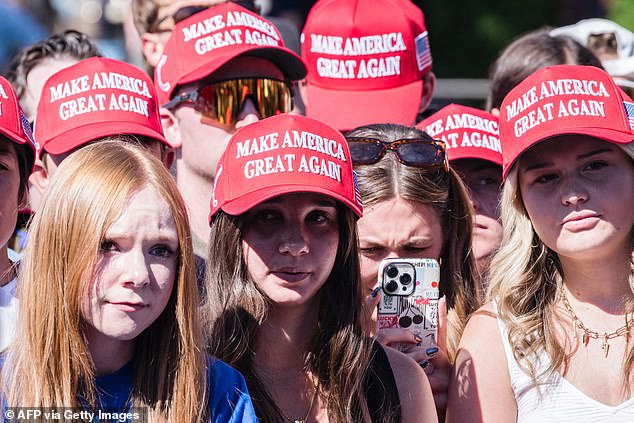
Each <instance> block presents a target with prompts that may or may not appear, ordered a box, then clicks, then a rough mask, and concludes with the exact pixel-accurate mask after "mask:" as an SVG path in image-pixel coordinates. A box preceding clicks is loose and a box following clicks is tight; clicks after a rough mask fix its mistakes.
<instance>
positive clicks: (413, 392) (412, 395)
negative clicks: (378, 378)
mask: <svg viewBox="0 0 634 423" xmlns="http://www.w3.org/2000/svg"><path fill="white" fill-rule="evenodd" d="M384 349H385V353H386V355H387V359H388V361H389V362H390V367H391V368H392V372H393V373H394V380H395V381H396V388H397V390H398V394H399V399H400V403H401V411H402V421H403V422H410V421H411V422H413V421H419V422H434V421H437V418H436V407H435V406H434V401H433V395H432V391H431V386H430V385H429V380H427V375H426V374H425V372H424V371H423V369H422V368H421V367H420V365H419V364H418V363H417V362H415V361H414V360H412V359H411V358H410V357H408V356H407V355H405V354H403V353H402V352H400V351H397V350H395V349H393V348H390V347H386V348H384Z"/></svg>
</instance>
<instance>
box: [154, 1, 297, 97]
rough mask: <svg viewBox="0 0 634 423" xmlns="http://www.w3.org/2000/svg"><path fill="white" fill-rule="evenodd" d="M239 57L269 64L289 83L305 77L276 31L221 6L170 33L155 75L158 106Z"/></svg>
mask: <svg viewBox="0 0 634 423" xmlns="http://www.w3.org/2000/svg"><path fill="white" fill-rule="evenodd" d="M238 56H255V57H262V58H265V59H268V60H270V61H271V62H273V63H274V64H275V65H277V66H278V67H279V68H280V69H281V70H282V72H284V75H286V77H287V78H288V79H290V80H299V79H303V78H304V77H305V76H306V66H305V65H304V62H302V59H301V58H300V57H299V56H298V55H297V54H295V53H293V52H292V51H291V50H289V49H287V48H286V47H284V42H283V41H282V36H281V35H280V32H279V31H278V30H277V28H276V27H275V25H273V24H272V23H271V22H269V21H268V20H266V19H264V18H263V17H261V16H260V15H258V14H256V13H253V12H251V11H249V10H247V9H245V8H243V7H241V6H239V5H237V4H236V3H233V2H226V3H223V4H219V5H215V6H212V7H210V8H208V9H205V10H203V11H201V12H199V13H196V14H195V15H192V16H191V17H189V18H187V19H185V20H183V21H181V22H179V23H177V24H176V26H175V27H174V30H173V31H172V35H171V36H170V38H169V40H168V41H167V43H166V44H165V49H164V50H163V55H162V56H161V58H160V59H159V61H158V63H157V64H156V67H155V69H154V83H155V84H156V91H157V92H158V94H159V101H160V104H165V103H167V102H168V101H169V100H170V98H171V97H172V94H173V93H174V89H176V87H177V86H178V85H182V84H187V83H189V82H193V81H197V80H199V79H202V78H204V77H206V76H208V75H211V74H212V73H214V72H215V71H216V70H218V68H220V67H221V66H223V65H224V64H226V63H227V62H229V61H230V60H231V59H234V58H236V57H238Z"/></svg>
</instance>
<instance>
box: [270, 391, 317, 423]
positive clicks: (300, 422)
mask: <svg viewBox="0 0 634 423" xmlns="http://www.w3.org/2000/svg"><path fill="white" fill-rule="evenodd" d="M318 392H319V384H317V386H316V387H315V392H314V393H313V397H312V398H311V400H310V405H309V406H308V411H307V412H306V415H305V416H304V418H303V419H291V418H290V417H288V416H287V415H286V413H284V411H282V409H281V408H280V407H277V409H278V411H279V412H280V414H281V415H282V417H283V418H284V419H285V420H288V421H289V422H290V423H307V422H308V416H310V412H311V411H312V409H313V404H314V403H315V398H316V397H317V393H318Z"/></svg>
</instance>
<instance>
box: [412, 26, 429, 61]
mask: <svg viewBox="0 0 634 423" xmlns="http://www.w3.org/2000/svg"><path fill="white" fill-rule="evenodd" d="M414 42H415V43H416V62H417V63H418V70H419V71H422V70H423V69H425V68H426V67H427V66H430V65H431V62H432V60H431V50H430V49H429V39H428V38H427V31H425V32H423V33H422V34H420V35H419V36H418V37H416V39H415V40H414Z"/></svg>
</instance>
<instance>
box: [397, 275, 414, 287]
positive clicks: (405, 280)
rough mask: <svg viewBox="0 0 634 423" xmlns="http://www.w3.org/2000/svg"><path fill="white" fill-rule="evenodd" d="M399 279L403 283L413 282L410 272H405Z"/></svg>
mask: <svg viewBox="0 0 634 423" xmlns="http://www.w3.org/2000/svg"><path fill="white" fill-rule="evenodd" d="M399 280H400V281H401V283H402V284H403V285H409V284H410V283H411V282H412V276H411V275H410V274H409V273H403V274H402V275H401V277H400V278H399Z"/></svg>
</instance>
